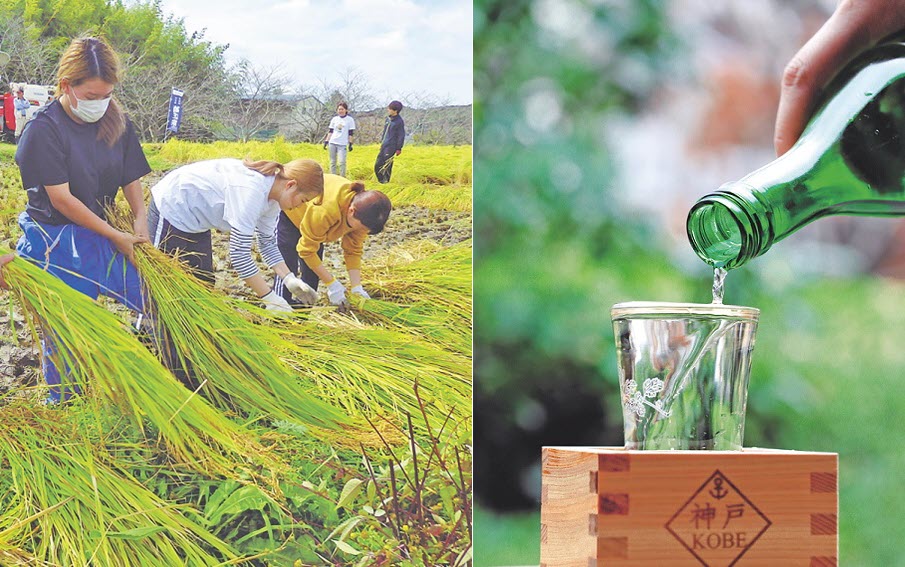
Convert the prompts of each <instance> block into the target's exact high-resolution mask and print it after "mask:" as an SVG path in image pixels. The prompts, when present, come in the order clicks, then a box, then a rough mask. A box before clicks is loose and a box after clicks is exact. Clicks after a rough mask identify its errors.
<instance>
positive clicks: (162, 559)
mask: <svg viewBox="0 0 905 567" xmlns="http://www.w3.org/2000/svg"><path fill="white" fill-rule="evenodd" d="M85 407H88V406H85ZM95 409H96V408H89V410H90V411H92V412H93V411H95ZM78 414H79V411H78V410H73V411H70V412H61V411H58V410H54V409H49V408H46V407H40V406H37V407H35V406H24V405H19V406H7V407H6V408H4V411H3V412H0V428H2V429H3V431H4V435H3V436H2V437H0V461H2V462H3V464H4V475H5V476H6V475H8V478H9V479H10V483H9V486H8V487H6V488H7V490H6V493H5V495H4V497H5V498H6V499H8V500H9V501H10V502H11V503H12V504H13V505H12V506H11V507H10V508H7V510H6V511H5V515H4V521H3V524H2V525H3V526H4V527H3V529H2V530H0V550H3V549H5V550H6V553H7V557H6V559H7V560H9V561H10V562H11V563H13V564H23V565H24V564H28V565H31V564H33V563H30V562H29V561H31V560H32V559H34V560H36V561H37V562H44V563H46V564H50V565H111V566H115V565H198V566H204V565H212V564H215V563H221V562H222V561H223V560H230V559H236V558H237V554H236V552H235V551H234V550H233V549H231V547H230V546H229V545H228V544H226V543H225V542H223V541H221V540H220V539H218V538H216V537H215V536H213V535H212V534H211V533H210V532H209V531H208V530H207V529H205V528H204V527H202V526H200V525H198V524H197V523H196V522H194V521H192V520H190V519H189V518H188V517H186V516H185V515H183V514H182V512H181V511H180V509H179V507H176V506H174V505H172V504H170V503H168V502H166V501H164V500H161V499H160V498H159V497H157V496H156V495H154V494H152V493H151V492H149V491H148V490H147V489H146V488H145V487H144V486H142V485H141V484H140V483H139V482H137V481H136V480H135V479H134V478H131V477H130V475H129V474H128V472H127V471H125V470H123V469H122V468H119V467H117V466H116V464H115V463H111V462H110V461H109V459H108V458H107V456H106V455H105V453H104V452H103V451H98V448H97V445H96V444H95V443H93V442H92V440H91V439H90V438H89V436H88V435H86V434H85V433H84V432H83V431H82V430H81V428H80V427H78V425H79V424H78V422H77V420H76V419H74V418H75V417H76V416H78ZM10 512H12V513H13V514H14V515H13V516H12V517H10V516H11V514H10ZM23 550H28V551H27V552H26V551H23ZM4 564H8V563H4Z"/></svg>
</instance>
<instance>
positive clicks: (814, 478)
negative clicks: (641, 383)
mask: <svg viewBox="0 0 905 567" xmlns="http://www.w3.org/2000/svg"><path fill="white" fill-rule="evenodd" d="M837 471H838V455H837V454H836V453H809V452H799V451H780V450H771V449H744V450H742V451H732V452H730V451H628V450H625V449H621V448H613V447H603V448H600V447H544V449H543V472H542V492H541V567H567V566H568V567H571V566H575V567H599V566H608V565H612V566H615V567H633V566H641V565H645V566H648V565H650V566H657V567H659V566H673V565H675V566H680V565H688V566H700V565H704V566H706V567H727V566H730V565H738V566H740V567H744V566H762V567H792V566H796V565H801V566H804V567H835V566H836V565H837V564H838V560H837V557H838V556H839V554H838V536H837V524H838V520H837V518H838V482H837Z"/></svg>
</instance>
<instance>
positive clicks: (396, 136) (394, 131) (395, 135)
mask: <svg viewBox="0 0 905 567" xmlns="http://www.w3.org/2000/svg"><path fill="white" fill-rule="evenodd" d="M400 112H402V103H401V102H399V101H398V100H394V101H393V102H391V103H390V104H389V105H387V117H386V120H384V123H383V134H382V135H381V137H380V139H381V142H380V150H379V151H378V152H377V161H376V162H374V173H375V174H377V181H379V182H380V183H389V181H390V176H391V175H392V174H393V160H394V159H395V158H396V156H398V155H399V154H401V153H402V146H403V145H404V144H405V121H404V120H402V116H399V113H400Z"/></svg>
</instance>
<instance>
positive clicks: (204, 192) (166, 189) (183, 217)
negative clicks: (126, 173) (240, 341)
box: [148, 159, 324, 312]
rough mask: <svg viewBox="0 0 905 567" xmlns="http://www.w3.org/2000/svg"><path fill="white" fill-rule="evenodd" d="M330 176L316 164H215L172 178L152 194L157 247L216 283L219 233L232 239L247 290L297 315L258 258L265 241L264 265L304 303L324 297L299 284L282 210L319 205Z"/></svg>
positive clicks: (152, 225)
mask: <svg viewBox="0 0 905 567" xmlns="http://www.w3.org/2000/svg"><path fill="white" fill-rule="evenodd" d="M323 193H324V172H323V169H321V166H320V165H319V164H318V163H317V162H316V161H314V160H310V159H296V160H293V161H290V162H289V163H286V164H282V163H278V162H275V161H250V160H247V159H246V160H244V161H240V160H237V159H213V160H207V161H200V162H196V163H191V164H188V165H184V166H182V167H180V168H177V169H175V170H173V171H171V172H169V173H168V174H167V175H166V176H164V178H163V179H161V180H160V181H159V182H158V183H157V184H156V185H154V187H153V188H152V189H151V205H150V210H149V211H148V230H149V231H150V234H151V236H152V242H153V244H154V246H156V247H157V248H160V249H162V250H164V251H165V252H167V253H169V254H176V253H177V252H179V253H181V254H184V255H185V256H184V258H185V260H186V261H187V262H188V264H189V266H190V267H191V269H192V271H193V273H194V274H195V275H196V276H197V277H198V278H199V279H201V280H203V281H206V282H208V283H211V284H213V282H214V273H213V249H212V246H211V230H212V229H217V230H222V231H224V232H229V258H230V262H231V263H232V267H233V269H234V270H236V272H237V273H238V275H239V277H240V278H242V279H243V280H244V281H245V283H246V285H248V287H249V288H251V290H252V291H254V292H255V294H256V295H257V296H258V298H260V300H261V301H262V302H263V303H264V305H265V307H266V308H267V309H268V310H271V311H283V312H291V311H292V308H291V307H290V306H289V303H287V301H286V300H285V299H284V298H283V297H281V296H280V295H279V294H277V293H275V292H274V291H273V290H271V288H270V286H269V285H268V283H267V282H266V280H265V279H264V277H263V276H262V275H261V274H260V271H259V270H258V266H257V264H256V263H255V261H254V257H253V256H252V252H251V245H252V240H253V239H254V238H255V236H257V240H258V247H259V248H260V252H261V256H262V257H263V259H264V262H265V263H266V264H267V265H268V266H269V267H270V268H271V269H273V271H274V273H275V274H276V275H277V277H278V278H279V279H280V280H281V281H282V282H283V285H285V287H286V288H287V289H288V290H289V291H290V293H292V294H294V295H295V296H296V297H298V298H299V299H301V300H303V301H308V302H313V301H314V300H315V299H316V298H317V293H316V292H315V291H314V290H313V289H312V288H311V287H309V286H307V285H306V284H305V283H303V282H302V280H300V279H299V278H297V277H295V275H294V274H292V273H291V272H290V271H289V268H288V267H287V266H286V262H284V261H283V257H282V255H281V254H280V250H279V248H278V247H277V240H276V228H277V219H278V218H279V215H280V209H281V208H283V209H292V208H295V207H298V206H300V205H302V204H303V203H306V202H309V201H313V200H316V199H319V198H320V197H321V196H322V195H323Z"/></svg>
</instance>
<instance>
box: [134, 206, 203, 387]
mask: <svg viewBox="0 0 905 567" xmlns="http://www.w3.org/2000/svg"><path fill="white" fill-rule="evenodd" d="M148 233H149V234H150V235H151V243H152V244H153V245H154V247H155V248H157V249H159V250H162V251H164V252H166V253H167V254H169V255H170V256H177V257H178V258H179V259H180V260H182V261H184V262H185V263H186V264H188V266H189V269H190V271H191V273H192V275H194V276H195V277H196V278H198V279H199V280H201V281H203V282H205V283H208V284H210V285H211V286H213V285H214V250H213V246H212V243H211V231H209V230H207V231H204V232H199V233H194V234H193V233H190V232H183V231H181V230H179V229H178V228H176V227H175V226H173V225H171V224H170V221H168V220H167V219H165V218H162V217H161V216H160V211H159V210H158V209H157V205H155V204H154V199H151V204H150V205H149V206H148ZM166 338H167V340H166V341H165V343H164V344H165V347H164V348H165V351H166V352H164V357H165V360H168V361H170V362H168V363H167V367H168V368H169V369H170V371H171V372H173V375H174V376H176V378H178V379H179V381H180V382H182V383H183V384H185V385H186V386H187V387H188V388H191V389H192V390H194V389H197V388H198V386H200V384H201V382H200V380H198V379H197V377H196V376H195V371H194V368H193V367H192V363H191V361H190V360H188V359H186V358H185V357H182V356H179V354H178V352H177V351H176V347H175V345H173V344H172V341H170V340H169V337H166Z"/></svg>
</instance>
